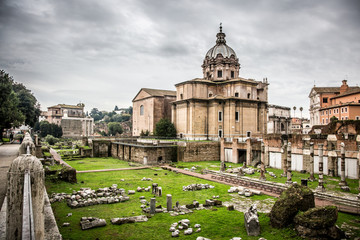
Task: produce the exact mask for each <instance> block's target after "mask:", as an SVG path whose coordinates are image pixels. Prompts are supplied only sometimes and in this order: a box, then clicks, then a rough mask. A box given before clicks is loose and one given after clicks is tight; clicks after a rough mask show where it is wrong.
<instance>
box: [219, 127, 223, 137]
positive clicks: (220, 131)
mask: <svg viewBox="0 0 360 240" xmlns="http://www.w3.org/2000/svg"><path fill="white" fill-rule="evenodd" d="M222 135H223V134H222V130H221V129H219V137H220V138H221V137H222Z"/></svg>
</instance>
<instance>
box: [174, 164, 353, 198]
mask: <svg viewBox="0 0 360 240" xmlns="http://www.w3.org/2000/svg"><path fill="white" fill-rule="evenodd" d="M175 166H177V167H179V168H189V169H190V168H191V167H192V166H195V167H196V172H199V173H201V171H202V170H203V169H209V170H216V171H218V170H219V169H220V162H219V161H205V162H178V163H175ZM226 166H227V167H229V166H232V168H235V167H241V166H243V164H242V163H241V164H239V163H226ZM266 171H267V173H265V176H266V180H268V181H271V182H278V183H285V182H286V181H287V178H286V177H281V174H282V173H283V170H282V169H276V168H266ZM268 172H273V173H274V174H276V176H277V178H273V177H271V176H270V175H269V174H268ZM292 175H293V176H292V180H293V182H297V183H299V184H300V183H301V179H307V178H308V177H309V176H310V175H309V173H300V172H296V171H292ZM246 176H247V177H251V178H257V179H259V177H260V173H259V172H256V171H255V174H253V175H246ZM315 178H316V179H319V175H318V174H315ZM339 182H340V177H329V176H326V175H324V186H325V188H326V189H327V190H331V191H339V192H342V190H341V189H340V186H339ZM346 182H347V183H348V186H349V188H350V192H351V193H354V194H358V193H359V190H358V188H359V180H357V179H346ZM317 186H318V182H317V181H314V182H310V181H308V187H309V188H311V189H315V188H316V187H317Z"/></svg>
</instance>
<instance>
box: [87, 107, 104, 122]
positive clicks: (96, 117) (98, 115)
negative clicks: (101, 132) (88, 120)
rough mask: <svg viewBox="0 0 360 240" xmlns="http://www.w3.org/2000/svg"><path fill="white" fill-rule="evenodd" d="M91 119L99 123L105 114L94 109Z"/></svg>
mask: <svg viewBox="0 0 360 240" xmlns="http://www.w3.org/2000/svg"><path fill="white" fill-rule="evenodd" d="M90 117H92V118H94V121H95V122H96V121H99V120H101V119H103V117H104V116H103V113H102V112H100V111H99V110H98V109H97V108H93V109H91V112H90Z"/></svg>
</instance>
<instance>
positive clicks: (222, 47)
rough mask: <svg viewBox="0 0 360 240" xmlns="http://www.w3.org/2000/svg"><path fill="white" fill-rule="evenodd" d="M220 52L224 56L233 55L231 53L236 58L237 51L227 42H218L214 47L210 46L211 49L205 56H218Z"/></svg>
mask: <svg viewBox="0 0 360 240" xmlns="http://www.w3.org/2000/svg"><path fill="white" fill-rule="evenodd" d="M219 53H220V54H221V55H222V56H223V57H224V58H226V57H231V55H234V57H235V58H236V53H235V51H234V50H233V49H232V48H231V47H229V46H228V45H226V44H216V45H215V46H214V47H212V48H210V50H209V51H208V52H207V53H206V56H205V57H209V58H216V56H217V55H218V54H219Z"/></svg>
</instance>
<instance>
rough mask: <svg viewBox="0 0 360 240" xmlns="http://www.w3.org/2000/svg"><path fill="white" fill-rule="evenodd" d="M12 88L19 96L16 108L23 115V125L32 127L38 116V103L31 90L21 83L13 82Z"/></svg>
mask: <svg viewBox="0 0 360 240" xmlns="http://www.w3.org/2000/svg"><path fill="white" fill-rule="evenodd" d="M13 89H14V92H15V93H16V95H17V97H18V98H19V105H18V108H19V110H20V111H21V112H22V113H23V115H24V116H25V125H29V126H30V127H34V126H35V123H36V122H37V121H38V119H39V116H40V105H39V104H38V103H37V100H36V98H35V96H34V95H33V94H32V92H31V91H30V90H28V89H27V88H26V87H25V86H24V85H23V84H22V83H14V84H13Z"/></svg>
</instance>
